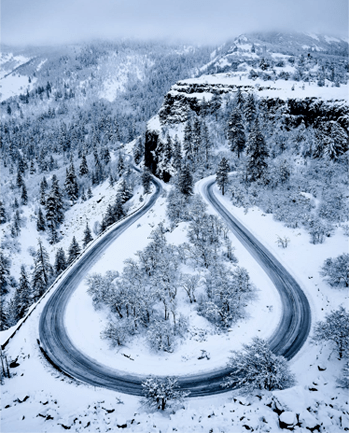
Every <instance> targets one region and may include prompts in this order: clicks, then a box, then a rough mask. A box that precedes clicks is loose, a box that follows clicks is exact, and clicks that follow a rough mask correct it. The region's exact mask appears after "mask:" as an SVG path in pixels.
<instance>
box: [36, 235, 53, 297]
mask: <svg viewBox="0 0 349 433" xmlns="http://www.w3.org/2000/svg"><path fill="white" fill-rule="evenodd" d="M52 274H53V270H52V266H51V264H50V262H49V256H48V253H47V251H46V248H45V247H44V246H43V245H42V242H41V240H40V239H39V240H38V249H37V251H36V254H35V257H34V271H33V274H32V289H33V300H34V302H36V301H37V300H38V299H39V298H40V297H41V296H42V295H43V294H44V293H45V291H46V289H47V288H48V286H49V284H50V282H51V279H52Z"/></svg>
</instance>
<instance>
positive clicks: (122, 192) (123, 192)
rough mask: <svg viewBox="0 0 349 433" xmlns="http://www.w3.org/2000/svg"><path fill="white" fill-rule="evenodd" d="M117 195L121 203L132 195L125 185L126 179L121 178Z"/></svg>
mask: <svg viewBox="0 0 349 433" xmlns="http://www.w3.org/2000/svg"><path fill="white" fill-rule="evenodd" d="M117 197H119V199H120V201H121V204H124V203H126V202H127V201H128V200H129V199H130V198H131V197H132V192H131V191H130V189H129V187H128V185H127V182H126V179H122V181H121V184H120V186H119V189H118V192H117Z"/></svg>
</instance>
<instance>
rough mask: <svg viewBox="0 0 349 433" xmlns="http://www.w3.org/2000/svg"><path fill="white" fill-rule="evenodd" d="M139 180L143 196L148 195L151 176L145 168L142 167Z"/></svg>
mask: <svg viewBox="0 0 349 433" xmlns="http://www.w3.org/2000/svg"><path fill="white" fill-rule="evenodd" d="M141 178H142V186H143V194H149V193H150V185H151V174H150V172H149V170H148V168H147V167H144V169H143V171H142V175H141Z"/></svg>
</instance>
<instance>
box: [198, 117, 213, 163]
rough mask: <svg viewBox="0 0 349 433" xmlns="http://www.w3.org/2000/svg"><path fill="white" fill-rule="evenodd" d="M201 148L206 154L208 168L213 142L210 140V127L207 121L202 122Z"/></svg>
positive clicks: (205, 159)
mask: <svg viewBox="0 0 349 433" xmlns="http://www.w3.org/2000/svg"><path fill="white" fill-rule="evenodd" d="M201 148H202V152H203V154H204V158H203V159H204V161H205V165H206V168H209V160H210V153H211V148H212V142H211V140H210V136H209V132H208V128H207V125H206V123H205V122H202V124H201Z"/></svg>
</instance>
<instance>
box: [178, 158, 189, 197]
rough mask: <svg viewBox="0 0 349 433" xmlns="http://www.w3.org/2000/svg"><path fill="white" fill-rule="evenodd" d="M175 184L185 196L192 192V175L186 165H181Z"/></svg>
mask: <svg viewBox="0 0 349 433" xmlns="http://www.w3.org/2000/svg"><path fill="white" fill-rule="evenodd" d="M177 186H178V189H179V191H180V192H181V193H182V194H184V195H186V196H188V195H192V194H193V177H192V175H191V173H190V169H189V166H188V165H184V166H182V167H181V170H180V172H179V175H178V183H177Z"/></svg>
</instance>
